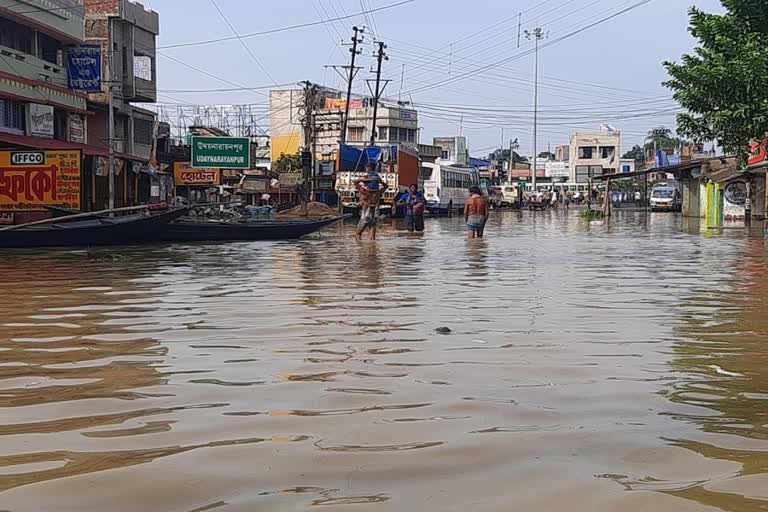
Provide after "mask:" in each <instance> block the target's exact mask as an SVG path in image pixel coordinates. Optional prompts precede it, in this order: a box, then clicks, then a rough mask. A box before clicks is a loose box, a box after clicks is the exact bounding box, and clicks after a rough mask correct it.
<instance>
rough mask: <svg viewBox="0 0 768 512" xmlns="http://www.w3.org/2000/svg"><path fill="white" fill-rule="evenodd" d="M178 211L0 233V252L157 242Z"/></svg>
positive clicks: (184, 211)
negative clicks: (19, 249)
mask: <svg viewBox="0 0 768 512" xmlns="http://www.w3.org/2000/svg"><path fill="white" fill-rule="evenodd" d="M187 212H188V210H187V209H186V208H178V209H175V210H169V211H167V212H162V213H158V214H155V215H150V216H147V215H144V214H137V215H128V216H125V217H100V218H96V219H89V220H83V221H71V222H61V223H52V224H46V225H40V226H30V227H28V228H20V229H15V230H10V231H0V249H11V248H35V247H89V246H102V245H134V244H139V243H145V242H151V241H154V240H156V239H157V237H158V236H159V233H161V232H162V231H163V230H164V228H165V226H166V225H167V224H168V223H169V222H171V221H174V220H176V219H178V218H179V217H182V216H183V215H186V213H187Z"/></svg>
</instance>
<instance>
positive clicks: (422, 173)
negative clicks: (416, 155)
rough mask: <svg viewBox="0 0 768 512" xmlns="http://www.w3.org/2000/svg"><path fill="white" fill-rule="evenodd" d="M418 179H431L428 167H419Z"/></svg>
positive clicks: (430, 171) (430, 170)
mask: <svg viewBox="0 0 768 512" xmlns="http://www.w3.org/2000/svg"><path fill="white" fill-rule="evenodd" d="M419 178H420V179H422V180H424V181H430V180H431V179H432V169H430V168H429V167H420V168H419Z"/></svg>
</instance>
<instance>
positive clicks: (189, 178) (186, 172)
mask: <svg viewBox="0 0 768 512" xmlns="http://www.w3.org/2000/svg"><path fill="white" fill-rule="evenodd" d="M173 181H174V183H175V184H176V186H177V187H201V186H202V187H215V186H218V185H219V184H221V173H220V172H219V169H195V168H193V167H192V166H191V165H190V164H189V162H175V163H174V164H173Z"/></svg>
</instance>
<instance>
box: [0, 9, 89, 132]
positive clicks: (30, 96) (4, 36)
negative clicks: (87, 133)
mask: <svg viewBox="0 0 768 512" xmlns="http://www.w3.org/2000/svg"><path fill="white" fill-rule="evenodd" d="M59 3H60V4H61V7H60V8H59V9H57V10H56V11H52V10H50V9H45V8H44V7H45V5H46V4H47V2H42V1H33V0H26V1H16V0H0V78H1V80H0V143H3V144H4V145H6V146H24V147H38V146H43V145H46V146H50V144H49V143H48V142H46V140H47V141H51V140H54V141H70V139H75V140H76V141H77V142H80V139H79V138H80V136H82V133H81V132H80V133H79V134H73V133H70V130H69V127H70V124H69V123H70V119H71V118H72V119H74V118H75V117H76V118H77V120H78V122H77V123H76V124H77V126H78V127H80V128H81V129H82V125H83V124H82V123H83V119H84V118H83V116H84V114H86V113H87V104H86V97H85V95H83V94H81V93H78V92H76V91H74V90H73V89H71V88H69V83H68V82H69V81H68V74H67V69H66V66H65V59H66V49H67V47H68V46H69V45H77V44H82V43H83V38H84V12H83V8H82V6H80V5H78V2H75V1H74V0H69V1H63V2H59ZM14 136H17V137H14ZM19 137H20V138H19Z"/></svg>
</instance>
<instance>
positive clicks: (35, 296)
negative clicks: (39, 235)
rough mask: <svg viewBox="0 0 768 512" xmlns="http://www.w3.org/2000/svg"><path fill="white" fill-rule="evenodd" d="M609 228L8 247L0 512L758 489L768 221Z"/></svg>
mask: <svg viewBox="0 0 768 512" xmlns="http://www.w3.org/2000/svg"><path fill="white" fill-rule="evenodd" d="M616 220H617V221H618V222H614V223H613V224H612V225H611V226H605V225H603V226H600V225H591V226H590V225H588V224H586V223H585V222H584V221H582V220H580V219H579V218H578V216H577V215H576V214H575V213H573V212H572V213H571V214H570V215H565V214H563V213H562V212H561V213H551V214H550V213H543V214H536V215H532V214H528V213H525V214H518V213H512V212H507V213H504V214H501V215H498V216H495V217H494V218H493V219H492V221H491V224H490V226H489V228H488V239H487V240H486V241H484V242H476V243H467V242H466V241H464V240H463V239H462V237H463V236H464V232H463V230H462V226H461V223H460V221H459V220H456V219H454V220H451V219H441V220H431V221H430V222H428V226H427V234H426V236H424V237H423V238H419V237H409V236H408V235H407V234H406V233H404V232H403V231H402V229H401V226H399V225H394V226H386V225H385V226H384V227H383V228H382V233H381V240H380V241H379V242H377V243H376V244H371V243H368V242H362V243H355V242H353V241H352V240H351V235H352V233H351V229H352V226H349V225H348V226H337V227H334V228H331V229H329V230H327V231H324V232H323V233H322V234H321V235H319V236H315V237H311V238H308V239H305V240H302V241H298V242H278V243H237V244H229V245H202V244H200V245H174V246H159V247H151V248H129V249H100V250H98V251H95V252H94V253H92V254H90V255H89V254H86V253H85V252H83V251H45V252H38V253H35V252H29V251H27V252H4V253H3V255H2V257H1V258H0V275H2V281H1V282H2V291H3V293H2V295H0V510H8V511H13V512H39V511H62V512H64V511H67V512H69V511H72V512H75V511H76V512H90V511H94V512H101V511H145V512H149V511H158V512H166V511H179V512H192V511H195V512H201V511H215V512H225V511H227V512H230V511H274V510H288V511H293V510H328V511H332V510H339V511H347V510H365V511H368V510H370V511H376V512H377V511H407V510H421V511H426V510H429V511H454V510H455V511H469V510H471V511H530V510H546V511H560V510H563V511H565V510H567V511H585V512H586V511H590V512H591V511H614V510H615V511H622V512H624V511H630V512H631V511H645V510H664V511H715V510H724V511H732V512H746V511H755V510H764V509H766V508H768V298H767V297H768V272H766V245H765V242H764V240H763V239H762V237H749V236H747V235H746V234H745V233H744V232H743V231H742V230H727V231H725V232H723V233H701V232H699V231H698V230H697V229H695V228H692V227H691V226H688V225H687V224H685V225H684V222H683V221H682V219H681V218H680V217H678V216H675V215H663V214H659V215H654V216H652V217H651V219H650V220H649V221H647V222H646V221H645V220H644V218H643V216H642V215H641V214H637V213H627V214H624V215H620V216H619V217H618V218H617V219H616ZM439 327H448V328H450V329H451V330H452V333H451V334H448V335H445V334H439V333H437V332H436V331H435V330H436V329H437V328H439Z"/></svg>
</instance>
